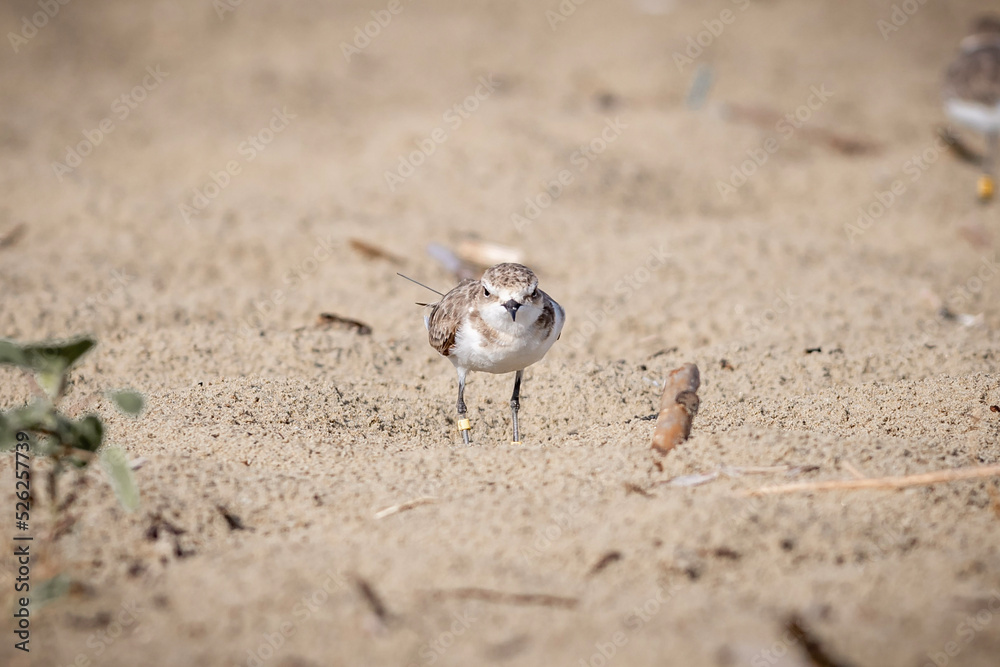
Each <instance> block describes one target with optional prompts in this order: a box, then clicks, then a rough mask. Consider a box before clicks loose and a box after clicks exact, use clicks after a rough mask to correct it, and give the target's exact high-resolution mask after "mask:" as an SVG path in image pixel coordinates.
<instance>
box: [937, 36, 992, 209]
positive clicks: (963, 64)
mask: <svg viewBox="0 0 1000 667" xmlns="http://www.w3.org/2000/svg"><path fill="white" fill-rule="evenodd" d="M944 100H945V102H944V103H945V110H946V111H947V113H948V116H949V117H950V118H951V119H952V120H953V121H955V122H956V123H959V124H961V125H964V126H966V127H968V128H970V129H972V130H975V131H977V132H980V133H982V134H983V136H984V137H985V138H986V157H985V158H984V159H983V160H982V163H981V167H982V175H981V176H980V178H979V196H980V197H981V198H982V199H984V200H986V199H990V198H991V197H992V196H993V190H994V187H993V177H994V173H995V170H996V168H997V164H998V161H1000V16H983V17H981V18H979V19H977V20H976V21H975V22H974V23H973V24H972V32H971V33H970V34H969V35H968V36H967V37H966V38H965V39H963V40H962V42H961V50H960V52H959V54H958V57H957V58H955V60H954V61H953V62H952V64H951V66H950V67H948V71H947V72H946V74H945V78H944Z"/></svg>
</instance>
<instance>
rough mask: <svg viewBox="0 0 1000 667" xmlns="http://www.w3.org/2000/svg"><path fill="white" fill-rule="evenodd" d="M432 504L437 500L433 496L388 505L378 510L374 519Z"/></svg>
mask: <svg viewBox="0 0 1000 667" xmlns="http://www.w3.org/2000/svg"><path fill="white" fill-rule="evenodd" d="M433 502H437V498H435V497H433V496H421V497H420V498H414V499H413V500H408V501H406V502H405V503H399V504H398V505H390V506H389V507H386V508H385V509H382V510H379V511H378V512H375V518H376V519H384V518H386V517H387V516H392V515H393V514H399V513H400V512H405V511H406V510H411V509H413V508H414V507H420V506H421V505H429V504H430V503H433Z"/></svg>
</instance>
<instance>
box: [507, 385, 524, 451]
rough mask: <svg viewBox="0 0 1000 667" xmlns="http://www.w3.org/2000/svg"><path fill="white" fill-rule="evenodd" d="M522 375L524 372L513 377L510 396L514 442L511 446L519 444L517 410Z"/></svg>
mask: <svg viewBox="0 0 1000 667" xmlns="http://www.w3.org/2000/svg"><path fill="white" fill-rule="evenodd" d="M523 375H524V371H523V370H520V371H518V372H517V374H516V375H515V376H514V393H513V394H511V395H510V412H511V416H512V418H513V422H514V440H513V444H515V445H520V444H521V433H520V432H519V431H518V428H517V409H518V408H519V407H521V402H520V400H519V397H520V395H521V376H523Z"/></svg>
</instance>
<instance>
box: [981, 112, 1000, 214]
mask: <svg viewBox="0 0 1000 667" xmlns="http://www.w3.org/2000/svg"><path fill="white" fill-rule="evenodd" d="M998 161H1000V131H997V130H990V131H989V132H987V133H986V155H985V157H984V158H983V173H982V174H981V175H980V177H979V188H978V189H979V199H980V200H981V201H983V202H987V201H989V200H990V199H992V198H993V194H994V190H995V188H996V185H995V182H994V180H993V179H994V177H995V175H996V169H997V162H998Z"/></svg>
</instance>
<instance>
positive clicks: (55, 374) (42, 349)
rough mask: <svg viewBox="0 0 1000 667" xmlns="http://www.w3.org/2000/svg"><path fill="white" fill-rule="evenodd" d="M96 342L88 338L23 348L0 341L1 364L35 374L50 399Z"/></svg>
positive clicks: (13, 343) (43, 343) (48, 342)
mask: <svg viewBox="0 0 1000 667" xmlns="http://www.w3.org/2000/svg"><path fill="white" fill-rule="evenodd" d="M96 344H97V342H96V341H95V340H94V339H93V338H90V337H88V336H82V337H80V338H73V339H71V340H67V341H46V342H42V343H33V344H27V345H22V344H20V343H15V342H14V341H12V340H0V364H11V365H14V366H18V367H19V368H24V369H27V370H30V371H34V372H35V373H36V374H37V376H38V384H39V385H41V387H42V389H44V390H45V393H46V394H48V396H49V398H52V399H54V398H56V397H57V396H58V395H59V394H60V393H61V392H62V387H63V377H64V375H65V373H66V371H67V370H68V369H69V368H70V366H72V365H73V364H75V363H76V362H77V361H78V360H79V359H80V357H82V356H83V355H84V354H86V353H87V352H88V351H89V350H90V349H91V348H92V347H94V345H96Z"/></svg>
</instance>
